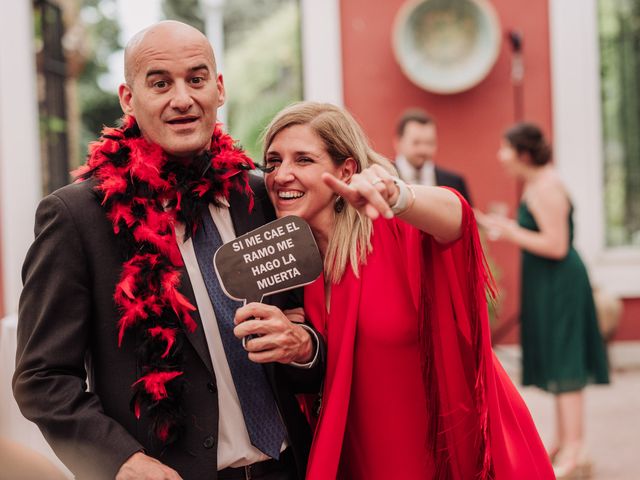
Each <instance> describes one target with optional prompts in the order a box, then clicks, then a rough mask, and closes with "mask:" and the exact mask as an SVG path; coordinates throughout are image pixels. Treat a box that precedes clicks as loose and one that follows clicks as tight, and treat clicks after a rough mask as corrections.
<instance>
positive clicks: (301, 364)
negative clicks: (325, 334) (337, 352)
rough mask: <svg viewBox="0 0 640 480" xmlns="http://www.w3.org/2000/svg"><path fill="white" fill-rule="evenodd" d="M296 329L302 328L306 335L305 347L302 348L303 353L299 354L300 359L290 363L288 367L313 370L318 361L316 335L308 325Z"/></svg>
mask: <svg viewBox="0 0 640 480" xmlns="http://www.w3.org/2000/svg"><path fill="white" fill-rule="evenodd" d="M297 327H300V328H302V329H303V330H305V331H306V333H307V341H306V342H305V345H306V347H304V351H303V352H302V353H301V354H300V357H299V358H297V359H296V360H295V361H292V362H290V363H289V365H291V366H294V367H298V368H313V367H314V366H315V364H316V363H317V361H318V350H319V340H318V335H317V334H316V332H315V331H314V330H313V328H311V327H309V326H308V325H305V324H299V325H297Z"/></svg>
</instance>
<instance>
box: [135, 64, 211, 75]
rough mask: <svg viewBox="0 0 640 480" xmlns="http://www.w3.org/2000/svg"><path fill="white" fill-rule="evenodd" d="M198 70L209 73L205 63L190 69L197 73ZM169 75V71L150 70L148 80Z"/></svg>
mask: <svg viewBox="0 0 640 480" xmlns="http://www.w3.org/2000/svg"><path fill="white" fill-rule="evenodd" d="M198 70H206V71H207V72H208V71H209V66H208V65H206V64H204V63H203V64H201V65H196V66H195V67H191V68H190V69H189V71H190V72H197V71H198ZM168 73H169V71H168V70H149V71H148V72H147V75H146V78H149V77H153V76H154V75H167V74H168Z"/></svg>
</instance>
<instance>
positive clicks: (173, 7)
mask: <svg viewBox="0 0 640 480" xmlns="http://www.w3.org/2000/svg"><path fill="white" fill-rule="evenodd" d="M229 3H232V2H229ZM162 13H163V14H164V16H165V17H166V18H167V20H178V21H180V22H184V23H187V24H189V25H191V26H193V27H195V28H197V29H198V30H200V31H201V32H204V21H203V18H204V16H203V14H202V9H201V8H200V2H199V0H162Z"/></svg>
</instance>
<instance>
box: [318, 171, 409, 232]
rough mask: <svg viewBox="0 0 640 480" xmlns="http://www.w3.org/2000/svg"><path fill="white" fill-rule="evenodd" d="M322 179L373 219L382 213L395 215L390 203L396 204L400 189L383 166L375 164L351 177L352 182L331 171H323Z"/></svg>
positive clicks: (388, 215) (386, 216) (388, 216)
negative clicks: (339, 177) (336, 175)
mask: <svg viewBox="0 0 640 480" xmlns="http://www.w3.org/2000/svg"><path fill="white" fill-rule="evenodd" d="M322 180H323V181H324V183H326V184H327V185H328V186H329V187H330V188H331V189H332V190H333V191H334V192H336V193H337V194H338V195H340V196H341V197H342V198H344V200H345V201H347V202H349V203H350V204H351V205H353V207H354V208H356V209H357V210H358V211H359V212H360V213H363V214H364V215H367V216H368V217H369V218H371V219H372V220H375V219H376V218H378V216H380V215H383V216H384V217H385V218H392V217H393V212H392V211H391V207H390V205H394V204H395V202H396V200H397V199H398V195H399V189H398V186H397V185H396V184H395V182H394V177H393V176H392V175H391V174H390V173H389V172H388V171H387V170H385V169H384V168H382V167H381V166H379V165H373V166H371V167H369V168H367V169H365V170H363V171H362V172H360V173H356V174H355V175H353V176H352V177H351V182H350V183H345V182H344V181H342V180H340V179H338V178H336V177H335V176H333V175H331V174H330V173H323V174H322Z"/></svg>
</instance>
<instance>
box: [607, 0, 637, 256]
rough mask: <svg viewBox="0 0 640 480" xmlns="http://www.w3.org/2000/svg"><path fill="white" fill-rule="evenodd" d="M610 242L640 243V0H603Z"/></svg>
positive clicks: (618, 243) (612, 243)
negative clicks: (639, 86)
mask: <svg viewBox="0 0 640 480" xmlns="http://www.w3.org/2000/svg"><path fill="white" fill-rule="evenodd" d="M599 30H600V68H601V72H600V78H601V88H602V125H603V140H604V142H603V143H604V174H605V192H604V195H605V202H604V207H605V216H606V223H607V228H606V232H607V233H606V235H607V238H606V240H607V244H608V245H609V246H612V247H617V246H625V245H633V246H640V136H639V135H638V132H639V131H640V94H639V92H638V83H640V0H599Z"/></svg>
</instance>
